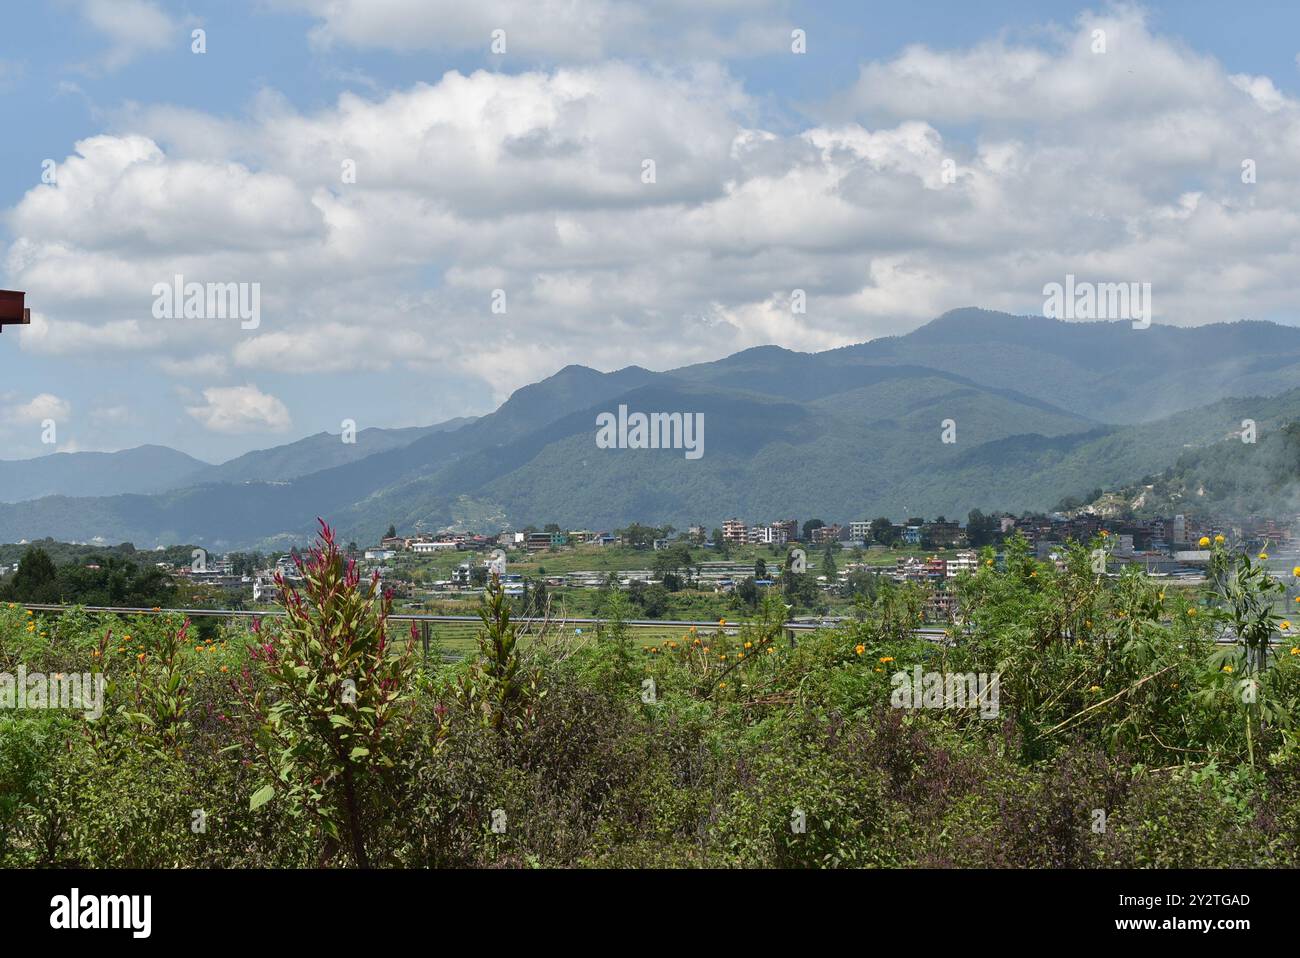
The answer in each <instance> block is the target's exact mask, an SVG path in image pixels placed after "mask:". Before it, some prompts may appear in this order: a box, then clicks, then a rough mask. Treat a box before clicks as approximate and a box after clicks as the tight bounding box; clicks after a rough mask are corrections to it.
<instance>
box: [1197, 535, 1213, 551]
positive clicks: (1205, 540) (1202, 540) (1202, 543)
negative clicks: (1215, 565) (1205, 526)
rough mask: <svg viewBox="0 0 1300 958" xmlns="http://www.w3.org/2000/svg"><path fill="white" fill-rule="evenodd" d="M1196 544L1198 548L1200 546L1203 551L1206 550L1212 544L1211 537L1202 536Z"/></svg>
mask: <svg viewBox="0 0 1300 958" xmlns="http://www.w3.org/2000/svg"><path fill="white" fill-rule="evenodd" d="M1196 544H1197V545H1198V546H1200V547H1201V548H1202V549H1204V548H1205V547H1206V546H1208V545H1209V544H1210V537H1209V536H1201V538H1199V539H1198V540H1196Z"/></svg>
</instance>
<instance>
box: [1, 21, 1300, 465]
mask: <svg viewBox="0 0 1300 958" xmlns="http://www.w3.org/2000/svg"><path fill="white" fill-rule="evenodd" d="M561 7H563V8H564V9H563V11H562V12H560V13H556V12H555V11H549V10H547V9H546V4H544V3H538V2H534V3H522V4H521V3H515V2H513V0H486V2H483V3H481V4H476V5H474V6H473V7H472V8H471V9H470V10H469V11H468V12H466V10H465V9H464V8H465V5H464V4H456V3H448V2H442V0H425V2H416V0H371V2H370V3H369V4H361V3H360V2H359V0H340V2H337V3H326V2H324V0H261V2H253V3H243V2H238V0H233V2H225V3H184V2H164V0H157V2H153V0H52V2H48V3H44V4H39V5H38V4H25V5H13V8H12V9H8V10H6V13H5V26H4V31H3V34H0V119H2V120H3V122H4V124H5V129H6V130H7V131H17V133H18V135H9V136H6V137H5V138H4V141H3V144H2V145H0V285H3V286H6V287H16V288H25V289H28V290H29V294H30V296H31V305H32V307H33V309H34V311H36V312H37V313H38V314H39V315H38V322H37V324H36V325H35V326H34V327H33V328H32V329H31V330H23V331H21V332H19V331H17V330H10V331H9V332H7V333H5V334H4V335H3V336H0V368H2V369H3V370H4V377H3V380H2V381H0V442H3V443H4V449H5V452H4V453H3V454H2V455H3V456H4V458H21V457H26V456H32V455H39V454H46V453H48V452H50V451H52V448H51V447H50V446H48V445H43V444H41V442H40V434H41V429H40V423H41V422H43V421H44V420H45V419H49V418H52V419H54V420H55V421H56V423H57V424H58V426H59V442H58V444H57V445H56V446H55V447H53V448H54V449H57V450H61V451H68V450H77V449H117V448H125V447H129V446H133V445H138V444H141V443H144V442H157V443H163V444H167V445H172V446H175V447H177V448H180V449H184V450H185V451H187V452H190V453H191V454H194V455H197V456H200V457H203V458H206V459H209V460H214V461H215V460H220V459H224V458H228V457H230V456H233V455H236V454H238V453H240V452H243V451H245V450H247V449H249V448H257V447H264V446H268V445H273V444H277V443H280V442H285V441H289V440H292V439H295V438H298V437H300V436H303V435H307V434H310V433H313V432H318V431H321V430H329V431H332V432H337V431H338V429H339V424H340V422H341V420H342V419H344V418H351V419H354V420H356V421H357V423H358V425H359V426H361V427H363V428H364V427H365V426H371V425H376V426H397V425H411V424H416V423H426V422H433V421H437V420H439V419H443V418H448V417H450V416H454V415H463V414H469V413H481V412H485V411H488V410H490V409H491V408H493V407H494V406H495V405H496V404H497V403H499V402H500V401H501V399H503V398H504V397H505V396H507V395H508V394H509V392H510V391H511V390H513V389H515V388H517V387H518V386H521V385H524V384H526V383H528V382H531V381H535V380H536V379H539V378H542V377H544V376H546V375H549V374H551V373H553V372H554V371H556V370H557V369H559V368H560V367H561V366H563V365H565V364H566V363H569V362H581V363H585V364H588V365H592V366H595V367H597V368H601V369H613V368H618V367H620V366H623V365H628V364H633V363H635V364H639V365H644V366H648V367H651V368H667V367H670V366H674V365H680V364H685V363H688V362H695V361H700V360H706V359H712V358H717V357H720V356H722V355H726V354H728V353H730V352H733V351H735V350H737V349H741V348H745V347H747V346H751V345H756V344H759V343H766V342H775V343H778V344H780V345H783V346H787V347H789V348H794V349H823V348H829V347H831V346H835V345H842V344H844V343H848V342H856V341H861V340H864V339H868V338H871V337H873V336H877V335H885V334H892V333H897V332H902V331H906V330H907V329H910V328H914V327H915V326H917V325H919V324H920V323H922V322H925V321H926V320H927V319H928V318H932V317H933V316H934V315H937V314H938V313H939V312H942V311H943V310H944V309H947V308H952V307H954V306H959V305H967V304H973V305H982V306H989V307H991V308H1000V309H1008V310H1015V311H1024V312H1033V311H1037V310H1038V309H1039V308H1040V306H1041V296H1040V292H1039V291H1040V289H1041V286H1042V284H1043V282H1044V281H1045V280H1049V279H1053V278H1059V277H1060V276H1061V275H1062V274H1064V273H1065V272H1074V273H1077V274H1079V275H1080V276H1093V277H1095V278H1096V279H1098V280H1112V279H1131V280H1138V281H1151V282H1152V283H1153V287H1154V288H1155V290H1156V294H1155V301H1156V310H1155V311H1156V319H1157V322H1171V323H1178V324H1189V323H1201V322H1211V321H1218V320H1231V319H1237V318H1241V317H1249V318H1263V319H1273V320H1276V321H1280V322H1295V321H1296V315H1295V311H1294V306H1295V303H1296V302H1297V299H1296V295H1295V294H1296V292H1297V290H1296V288H1295V285H1294V284H1295V280H1294V279H1293V277H1294V276H1295V275H1300V269H1297V268H1296V267H1297V265H1300V264H1297V262H1296V260H1297V249H1296V245H1295V244H1296V240H1295V239H1294V237H1295V235H1296V230H1295V226H1296V225H1297V223H1300V204H1298V203H1297V200H1296V195H1297V193H1300V190H1297V189H1296V186H1297V178H1298V177H1300V119H1298V118H1297V117H1298V115H1300V110H1298V109H1297V105H1296V98H1297V97H1300V91H1298V89H1297V85H1298V82H1300V70H1298V68H1297V53H1298V51H1300V29H1298V28H1300V11H1298V10H1297V7H1296V5H1294V4H1289V3H1283V2H1269V3H1264V2H1260V3H1242V4H1236V5H1228V4H1221V3H1210V2H1176V3H1154V2H1153V3H1146V4H1142V5H1140V6H1133V5H1118V6H1116V5H1110V4H1092V5H1088V4H1078V3H1066V2H1033V3H1030V2H1001V3H997V2H995V3H987V4H969V3H916V4H897V3H815V4H814V3H808V4H801V3H783V2H779V0H772V2H767V0H755V2H751V3H740V2H736V0H701V2H694V3H686V2H684V0H683V2H671V0H670V2H667V3H662V4H659V5H657V6H655V7H654V8H653V12H650V10H649V9H648V8H647V7H644V6H642V5H639V4H635V3H632V4H620V5H610V4H607V3H605V2H603V0H594V2H592V3H589V4H579V5H576V7H569V6H568V5H561ZM575 10H576V12H574V11H575ZM539 11H540V12H539ZM566 18H568V19H566ZM497 25H499V26H500V28H501V29H503V30H505V32H506V38H507V44H508V47H507V52H506V53H505V54H504V55H498V54H493V53H492V52H491V51H490V50H489V47H488V44H489V42H490V33H491V30H492V29H494V28H496V27H497ZM796 27H797V28H800V29H803V30H805V31H806V33H807V53H806V54H803V55H797V56H796V55H793V54H792V53H791V51H790V49H789V43H790V39H789V37H790V30H791V29H792V28H796ZM195 28H201V29H202V30H204V31H205V32H206V41H207V51H206V53H203V54H202V55H198V54H195V53H193V52H192V51H191V31H192V30H193V29H195ZM1096 28H1101V29H1104V30H1105V32H1106V35H1107V43H1108V49H1107V51H1106V52H1105V57H1104V59H1103V58H1094V57H1092V56H1091V55H1090V54H1089V53H1088V51H1087V49H1086V48H1085V46H1084V45H1086V43H1087V41H1088V37H1089V36H1090V34H1091V31H1092V30H1093V29H1096ZM480 71H482V72H480ZM78 143H83V144H84V143H89V145H88V146H85V147H83V150H82V152H80V153H78V147H77V144H78ZM644 158H651V159H654V160H655V161H656V163H657V164H658V166H657V170H658V174H659V176H658V180H657V182H656V183H654V184H650V188H647V184H645V183H644V182H642V181H641V180H639V179H638V175H639V173H640V164H641V162H642V160H643V159H644ZM947 158H952V160H953V161H954V163H955V165H956V169H957V170H958V171H959V173H958V178H957V182H956V183H955V184H953V185H954V186H955V187H956V189H953V190H948V191H945V190H944V184H943V183H941V182H939V181H938V179H937V177H938V163H939V161H940V160H941V159H947ZM1246 158H1250V159H1251V160H1253V161H1256V162H1258V164H1259V182H1258V184H1252V185H1251V187H1249V188H1246V189H1243V187H1242V184H1241V183H1240V181H1239V177H1238V175H1237V173H1238V167H1239V164H1240V163H1241V162H1242V160H1244V159H1246ZM47 159H52V160H53V161H54V163H55V164H56V167H55V168H56V169H57V170H58V171H59V179H58V182H57V183H55V184H42V183H41V171H42V162H43V161H45V160H47ZM344 159H357V163H358V167H357V168H358V169H359V171H360V172H359V174H358V178H357V182H356V184H355V185H353V184H344V183H342V182H341V181H340V179H339V177H338V176H337V175H335V174H334V172H333V171H334V170H335V169H336V168H337V166H338V164H339V162H340V161H341V160H344ZM624 170H626V179H623V171H624ZM1126 270H1128V271H1131V273H1132V275H1128V274H1127V273H1126V272H1125V271H1126ZM178 271H179V272H184V273H185V274H186V275H187V277H188V278H190V279H197V280H200V281H214V282H215V281H220V282H247V283H259V284H260V285H261V289H262V295H263V302H264V303H265V308H264V313H263V321H262V323H261V324H260V325H259V327H258V328H257V329H253V330H240V329H239V328H238V326H237V325H232V324H231V323H229V322H224V324H223V321H215V322H213V323H210V324H209V323H206V321H194V322H191V323H188V324H186V323H184V322H182V321H176V320H161V321H160V320H159V319H158V318H156V317H154V316H152V315H151V313H150V306H151V302H152V301H153V298H154V297H153V296H152V287H153V285H154V283H155V282H157V281H160V280H168V279H170V277H171V276H172V275H174V274H175V273H176V272H178ZM794 288H802V289H805V290H807V292H808V297H809V301H810V303H812V304H813V308H810V309H809V311H808V313H807V314H805V315H798V316H794V315H791V314H790V312H789V310H788V309H786V308H784V306H783V303H784V298H786V297H787V295H788V294H787V291H788V290H790V289H794ZM496 289H502V290H504V292H505V293H506V295H507V297H508V302H509V303H510V307H509V309H508V311H507V312H506V314H504V315H497V314H493V313H492V312H491V311H490V309H489V308H488V305H487V304H488V302H489V300H490V297H491V294H492V292H493V291H494V290H496Z"/></svg>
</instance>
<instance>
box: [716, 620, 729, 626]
mask: <svg viewBox="0 0 1300 958" xmlns="http://www.w3.org/2000/svg"><path fill="white" fill-rule="evenodd" d="M726 624H727V620H726V619H719V620H718V625H726Z"/></svg>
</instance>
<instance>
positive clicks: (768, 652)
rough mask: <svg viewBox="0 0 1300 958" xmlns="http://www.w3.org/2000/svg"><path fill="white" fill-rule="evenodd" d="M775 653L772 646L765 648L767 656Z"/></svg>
mask: <svg viewBox="0 0 1300 958" xmlns="http://www.w3.org/2000/svg"><path fill="white" fill-rule="evenodd" d="M775 652H776V649H775V648H774V647H773V646H770V645H769V646H768V647H767V654H768V655H772V654H773V653H775Z"/></svg>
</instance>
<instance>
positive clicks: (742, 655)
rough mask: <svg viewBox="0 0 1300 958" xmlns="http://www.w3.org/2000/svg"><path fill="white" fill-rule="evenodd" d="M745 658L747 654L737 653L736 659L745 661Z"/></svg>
mask: <svg viewBox="0 0 1300 958" xmlns="http://www.w3.org/2000/svg"><path fill="white" fill-rule="evenodd" d="M744 657H745V653H744V652H737V653H736V658H738V659H743V658H744Z"/></svg>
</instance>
